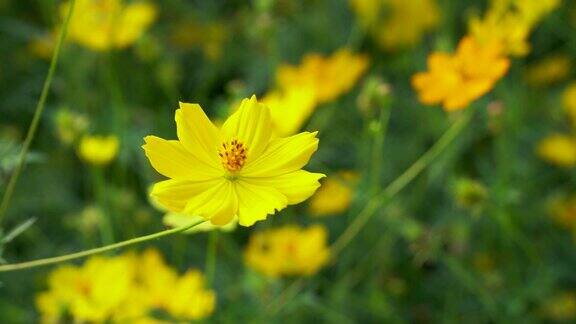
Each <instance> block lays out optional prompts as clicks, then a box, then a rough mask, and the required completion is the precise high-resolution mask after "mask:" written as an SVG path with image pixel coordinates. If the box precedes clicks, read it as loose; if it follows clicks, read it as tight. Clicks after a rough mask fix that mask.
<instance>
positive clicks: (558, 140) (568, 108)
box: [536, 82, 576, 168]
mask: <svg viewBox="0 0 576 324" xmlns="http://www.w3.org/2000/svg"><path fill="white" fill-rule="evenodd" d="M562 104H563V107H564V110H565V112H566V114H567V115H568V117H569V119H570V122H571V125H572V128H573V129H574V130H576V82H574V83H572V84H570V85H569V86H568V87H567V88H566V90H565V91H564V94H563V96H562ZM536 152H537V153H538V155H539V156H540V157H541V158H542V159H544V160H546V161H547V162H549V163H552V164H554V165H557V166H560V167H567V168H570V167H573V166H575V165H576V136H574V135H572V134H562V133H556V134H553V135H549V136H548V137H546V138H544V139H543V140H541V141H540V143H538V146H537V148H536Z"/></svg>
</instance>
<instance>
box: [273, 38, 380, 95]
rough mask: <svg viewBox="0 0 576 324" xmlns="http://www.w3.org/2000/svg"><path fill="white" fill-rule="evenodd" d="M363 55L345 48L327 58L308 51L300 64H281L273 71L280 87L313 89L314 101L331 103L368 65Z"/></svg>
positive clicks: (356, 79) (355, 80)
mask: <svg viewBox="0 0 576 324" xmlns="http://www.w3.org/2000/svg"><path fill="white" fill-rule="evenodd" d="M368 63H369V60H368V58H367V57H366V56H363V55H357V54H353V53H352V52H350V50H348V49H346V48H344V49H340V50H338V51H337V52H336V53H334V54H333V55H331V56H330V57H324V56H322V55H319V54H308V55H306V56H305V57H304V59H303V60H302V63H301V64H300V65H299V66H292V65H282V66H280V67H279V68H278V70H277V72H276V81H277V83H278V87H279V88H280V89H293V88H294V87H308V88H309V89H311V90H312V91H314V94H315V97H316V102H317V103H318V104H323V103H327V102H330V101H332V100H334V99H336V98H338V97H339V96H340V95H342V94H344V93H346V92H348V91H349V90H350V89H351V88H352V87H353V86H354V85H355V84H356V82H357V81H358V79H360V77H361V76H362V75H363V74H364V72H365V71H366V69H367V68H368Z"/></svg>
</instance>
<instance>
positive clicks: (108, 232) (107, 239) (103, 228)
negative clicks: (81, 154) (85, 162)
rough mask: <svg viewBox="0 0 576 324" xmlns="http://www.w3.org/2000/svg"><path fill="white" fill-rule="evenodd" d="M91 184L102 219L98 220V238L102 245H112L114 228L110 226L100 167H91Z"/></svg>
mask: <svg viewBox="0 0 576 324" xmlns="http://www.w3.org/2000/svg"><path fill="white" fill-rule="evenodd" d="M91 171H92V182H93V186H94V197H95V199H96V201H97V202H98V205H99V206H100V208H101V209H102V217H101V218H100V219H99V220H98V225H99V227H100V238H101V240H102V244H112V243H114V241H115V240H114V226H112V214H111V211H110V205H109V204H108V196H107V195H106V184H105V179H104V173H103V172H104V170H103V169H102V168H100V167H92V170H91Z"/></svg>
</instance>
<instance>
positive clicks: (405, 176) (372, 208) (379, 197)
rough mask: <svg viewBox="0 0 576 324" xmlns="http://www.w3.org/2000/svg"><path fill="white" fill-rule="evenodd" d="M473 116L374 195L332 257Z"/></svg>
mask: <svg viewBox="0 0 576 324" xmlns="http://www.w3.org/2000/svg"><path fill="white" fill-rule="evenodd" d="M472 115H473V109H469V110H468V111H467V112H466V113H465V114H464V115H463V116H462V117H460V119H458V120H457V121H456V122H454V124H453V125H452V126H450V128H449V129H448V130H447V131H446V132H445V133H444V134H443V135H442V137H440V139H439V140H438V141H437V142H436V143H435V144H434V145H433V146H432V147H431V148H430V149H429V150H428V151H426V153H424V154H423V155H422V156H421V157H420V158H419V159H418V160H416V162H414V164H412V165H411V166H410V167H409V168H408V169H407V170H406V171H404V173H402V174H401V175H400V176H399V177H398V178H396V180H394V181H393V182H392V183H391V184H389V185H388V186H387V187H386V188H385V189H384V190H383V191H381V192H379V193H378V194H376V195H374V197H373V198H372V199H370V201H369V202H368V203H367V204H366V206H365V207H364V209H362V211H360V213H359V214H358V216H357V217H356V218H355V219H354V221H353V222H352V223H351V224H350V225H349V226H348V227H347V228H346V230H345V231H344V233H342V235H340V236H339V237H338V239H337V240H336V241H335V242H334V244H332V246H331V252H332V256H335V255H337V254H338V253H340V252H341V251H342V249H344V247H346V245H348V243H350V241H352V239H354V237H356V235H358V233H359V232H360V230H362V228H363V227H364V226H365V225H366V223H367V222H368V220H370V218H371V217H372V215H374V213H375V212H376V210H378V209H379V208H381V207H382V206H384V205H385V204H387V203H388V202H389V201H390V200H391V199H392V198H393V197H394V196H395V195H396V194H398V192H400V191H401V190H402V189H404V187H406V185H408V184H409V183H410V182H411V181H412V180H414V178H416V177H417V176H418V175H419V174H420V173H421V172H422V171H423V170H424V169H426V167H428V166H429V165H430V163H432V161H434V159H435V158H436V157H437V156H438V155H440V153H442V152H443V151H444V150H445V149H446V148H447V147H448V145H450V143H452V141H454V139H456V137H457V136H458V135H459V134H460V132H461V131H462V129H463V128H464V127H465V126H466V125H467V124H468V122H469V121H470V119H471V118H472Z"/></svg>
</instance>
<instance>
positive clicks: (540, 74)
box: [524, 54, 572, 87]
mask: <svg viewBox="0 0 576 324" xmlns="http://www.w3.org/2000/svg"><path fill="white" fill-rule="evenodd" d="M571 70H572V59H571V58H570V57H569V56H567V55H562V54H556V55H550V56H547V57H545V58H543V59H541V60H539V61H537V62H535V63H533V64H531V65H529V66H528V68H527V69H526V71H525V73H524V79H525V80H526V83H528V84H529V85H531V86H533V87H543V86H547V85H550V84H553V83H555V82H559V81H563V80H564V79H566V78H567V77H568V76H569V75H570V71H571Z"/></svg>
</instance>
